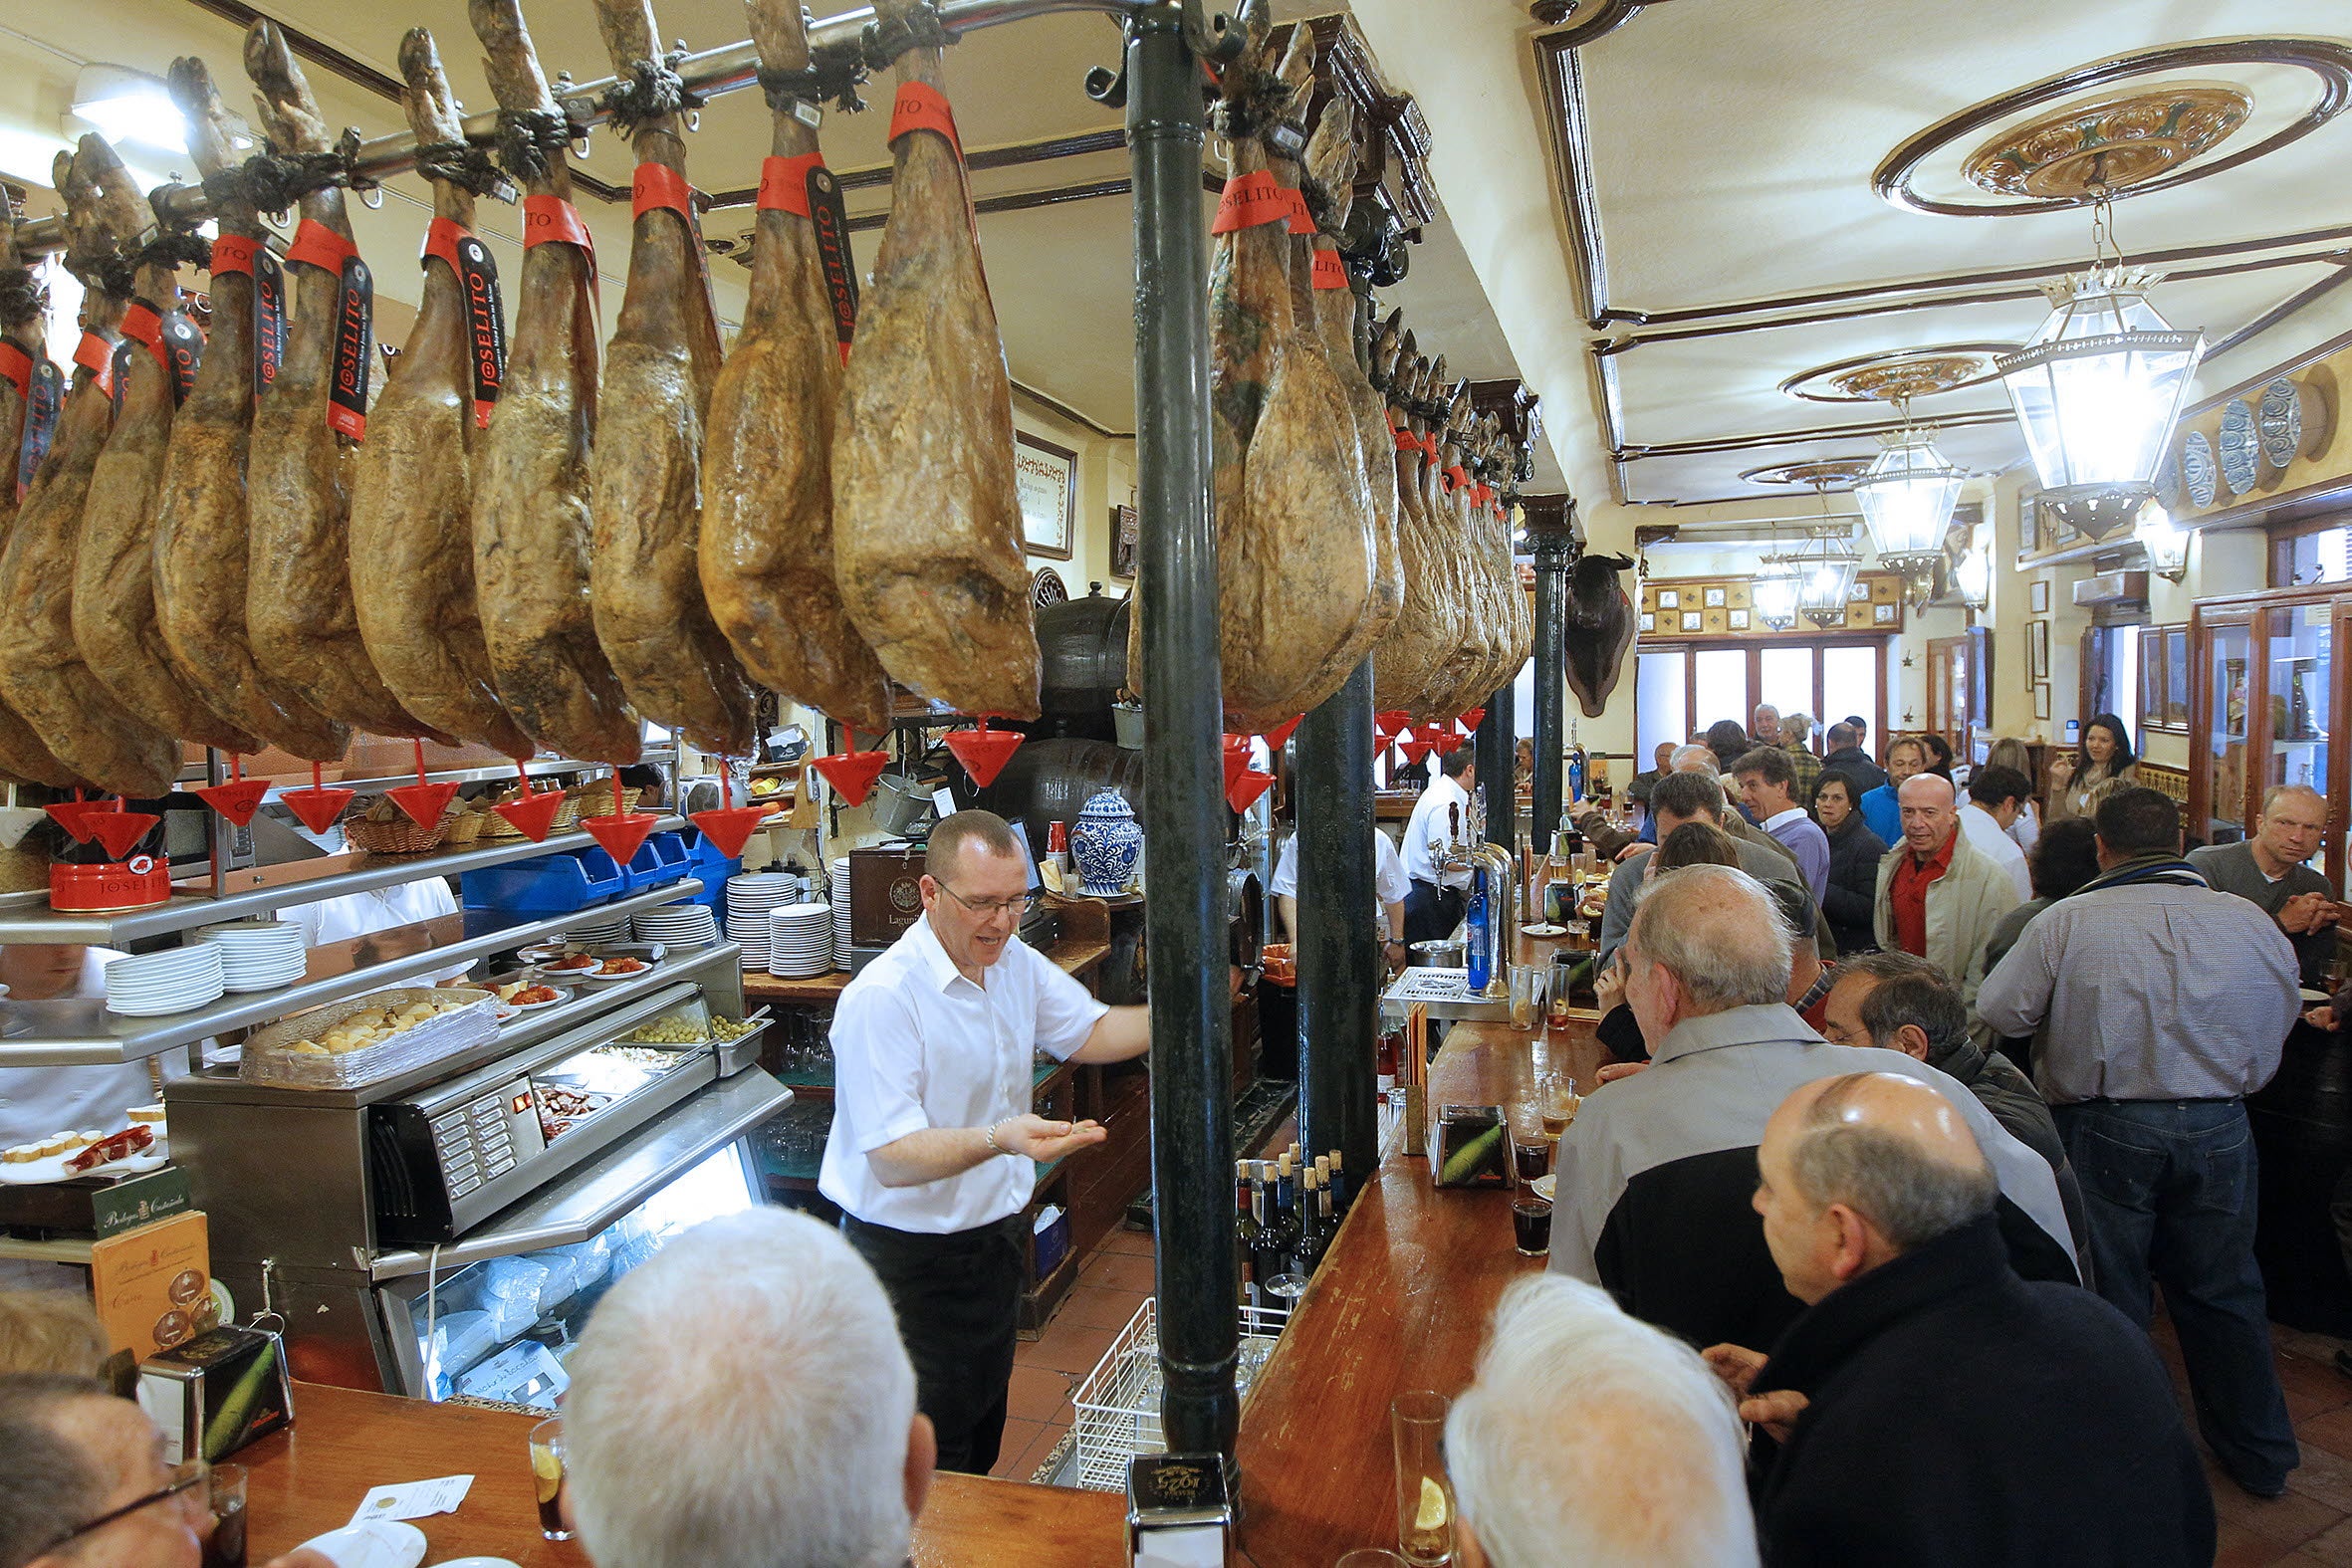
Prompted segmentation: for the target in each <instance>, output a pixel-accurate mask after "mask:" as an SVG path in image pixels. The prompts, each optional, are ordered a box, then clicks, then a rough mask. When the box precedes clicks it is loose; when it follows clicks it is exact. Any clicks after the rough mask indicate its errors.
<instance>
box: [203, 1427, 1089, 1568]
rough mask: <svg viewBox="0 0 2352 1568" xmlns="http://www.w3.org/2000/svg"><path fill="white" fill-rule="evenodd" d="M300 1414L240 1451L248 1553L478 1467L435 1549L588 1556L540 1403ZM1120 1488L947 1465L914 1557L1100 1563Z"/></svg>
mask: <svg viewBox="0 0 2352 1568" xmlns="http://www.w3.org/2000/svg"><path fill="white" fill-rule="evenodd" d="M294 1409H295V1424H294V1426H293V1427H292V1428H291V1429H289V1430H288V1431H286V1432H282V1433H279V1434H277V1435H276V1436H274V1437H270V1438H265V1439H263V1440H262V1441H261V1442H259V1443H257V1444H255V1445H254V1446H253V1447H252V1448H249V1449H247V1450H245V1451H244V1452H242V1453H240V1454H238V1455H237V1456H236V1461H237V1462H238V1463H241V1464H244V1465H246V1466H248V1467H249V1468H250V1469H251V1471H252V1479H251V1481H250V1482H249V1484H248V1492H247V1501H246V1512H247V1516H248V1519H249V1520H250V1524H249V1529H250V1531H251V1534H250V1537H249V1538H250V1541H251V1560H252V1561H253V1562H255V1563H264V1562H267V1561H269V1560H270V1559H271V1558H272V1557H274V1556H277V1555H278V1554H279V1553H281V1552H285V1551H288V1550H290V1549H292V1548H293V1547H296V1546H299V1545H301V1544H302V1543H303V1542H304V1541H307V1540H309V1539H310V1538H311V1537H312V1536H314V1535H321V1534H324V1533H326V1532H327V1531H329V1530H333V1529H338V1528H340V1527H341V1526H343V1525H345V1524H348V1523H350V1522H351V1517H352V1511H353V1509H354V1508H356V1507H358V1505H359V1499H360V1498H361V1497H364V1496H365V1495H366V1494H367V1489H368V1488H369V1487H370V1486H377V1485H383V1484H386V1483H389V1482H396V1481H416V1480H426V1479H429V1478H431V1477H433V1476H436V1475H463V1474H471V1475H472V1476H473V1477H474V1483H473V1486H472V1488H471V1489H470V1490H468V1491H467V1493H466V1497H465V1501H464V1503H463V1504H461V1505H460V1506H459V1508H458V1510H457V1512H455V1513H444V1514H435V1515H433V1516H432V1517H431V1518H428V1519H416V1520H412V1521H411V1522H412V1523H414V1524H415V1525H416V1527H417V1528H418V1529H420V1530H422V1531H424V1534H425V1540H426V1543H427V1549H426V1552H425V1561H426V1562H427V1563H437V1562H443V1561H446V1560H448V1559H450V1558H455V1557H464V1556H475V1555H479V1556H489V1557H503V1558H505V1559H507V1560H509V1561H511V1562H513V1563H515V1564H517V1565H519V1568H586V1564H587V1563H588V1553H586V1552H585V1551H583V1550H581V1548H580V1545H579V1543H578V1542H574V1541H550V1540H546V1539H543V1538H542V1537H541V1535H540V1533H539V1509H538V1505H537V1504H536V1503H535V1502H534V1501H533V1499H532V1483H531V1463H530V1459H529V1457H528V1453H527V1451H528V1440H529V1437H530V1433H531V1429H532V1427H533V1426H534V1425H535V1424H536V1422H537V1419H538V1418H536V1417H532V1416H524V1415H516V1414H514V1413H512V1412H509V1411H503V1410H480V1409H474V1408H471V1407H468V1406H464V1405H429V1404H426V1403H425V1402H424V1401H422V1400H412V1399H394V1398H391V1397H389V1396H387V1395H382V1394H363V1393H360V1392H357V1391H356V1390H353V1389H339V1388H329V1387H327V1386H326V1385H324V1384H313V1383H303V1384H297V1385H296V1387H295V1395H294ZM1126 1542H1127V1505H1126V1499H1125V1498H1124V1497H1122V1496H1118V1495H1116V1494H1114V1493H1110V1492H1082V1491H1071V1490H1065V1489H1062V1488H1059V1487H1052V1486H1030V1485H1024V1484H1022V1483H1019V1482H1015V1481H1000V1480H990V1479H987V1478H985V1477H983V1476H977V1475H940V1476H938V1477H937V1478H935V1479H934V1480H933V1482H932V1485H931V1496H930V1500H929V1501H928V1503H926V1504H925V1506H924V1508H923V1514H922V1517H921V1518H920V1519H918V1520H917V1521H916V1523H915V1539H914V1553H913V1561H914V1563H915V1565H916V1568H951V1565H952V1568H1016V1565H1019V1568H1102V1565H1103V1564H1106V1563H1118V1562H1123V1561H1124V1560H1125V1558H1126V1551H1127V1544H1126Z"/></svg>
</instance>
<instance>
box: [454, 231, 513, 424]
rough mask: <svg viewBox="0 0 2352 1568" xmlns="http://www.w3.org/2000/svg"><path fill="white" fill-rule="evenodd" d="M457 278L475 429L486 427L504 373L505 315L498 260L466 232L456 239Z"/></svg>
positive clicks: (488, 248) (488, 249) (496, 402)
mask: <svg viewBox="0 0 2352 1568" xmlns="http://www.w3.org/2000/svg"><path fill="white" fill-rule="evenodd" d="M457 281H458V282H459V283H460V284H462V285H464V286H465V314H466V363H467V365H468V367H469V368H470V369H471V371H472V373H473V383H474V428H475V429H477V430H480V429H486V428H488V427H489V424H490V410H491V409H492V408H494V407H496V406H497V405H498V388H499V386H500V384H501V382H502V381H503V380H504V378H505V376H506V315H505V313H504V311H503V310H502V309H501V307H500V304H499V298H498V263H497V262H495V261H493V260H491V257H490V247H489V246H487V245H484V244H483V243H482V242H481V241H480V240H479V239H477V238H475V237H474V236H473V235H471V234H469V235H467V236H466V237H465V238H463V239H461V240H459V241H458V242H457Z"/></svg>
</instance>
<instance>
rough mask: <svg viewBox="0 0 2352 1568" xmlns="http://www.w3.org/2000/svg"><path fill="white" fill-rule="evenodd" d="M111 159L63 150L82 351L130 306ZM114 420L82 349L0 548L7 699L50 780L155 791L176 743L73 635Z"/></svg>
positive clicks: (110, 344)
mask: <svg viewBox="0 0 2352 1568" xmlns="http://www.w3.org/2000/svg"><path fill="white" fill-rule="evenodd" d="M112 161H114V153H113V151H112V150H111V149H109V148H108V147H107V145H106V143H105V142H104V141H102V140H100V139H99V138H98V137H97V136H95V135H92V136H84V137H83V138H82V141H81V144H80V146H79V147H78V148H77V149H76V151H75V152H74V153H73V154H72V155H71V156H70V157H69V156H68V155H67V154H65V153H60V154H58V160H57V188H58V191H59V193H60V194H61V195H63V196H64V197H65V199H66V206H67V212H68V229H69V233H70V234H71V241H70V244H69V246H68V250H67V265H68V266H69V267H71V268H73V269H74V270H75V276H76V277H78V278H80V279H81V280H82V281H83V283H84V284H85V285H86V286H87V287H88V291H89V292H88V293H87V294H86V295H85V296H84V298H83V307H82V326H83V329H84V331H85V332H87V333H89V334H91V335H92V338H91V339H86V342H85V346H87V347H93V348H96V347H100V346H102V345H103V348H104V350H105V351H106V352H108V353H110V354H111V353H112V350H113V348H114V344H115V340H116V331H115V329H116V327H117V325H118V323H119V322H120V321H121V320H122V311H123V308H124V307H125V306H127V305H128V304H129V303H130V300H129V294H128V283H129V280H128V279H127V278H126V277H124V276H122V269H121V258H120V255H119V245H120V242H121V241H122V240H123V239H125V238H128V237H130V236H132V235H135V234H136V233H137V231H138V228H139V209H138V207H137V206H136V205H135V204H129V205H126V204H124V203H123V202H121V201H120V200H119V199H110V198H109V196H108V194H107V193H106V192H105V191H104V190H102V188H101V187H100V185H99V182H98V177H97V172H96V171H97V169H98V167H99V166H100V165H101V163H102V162H112ZM117 290H119V291H121V292H115V291H117ZM91 357H93V358H96V357H97V354H96V353H93V354H92V355H91ZM114 422H115V413H114V403H113V400H112V399H111V398H110V397H109V395H108V391H107V386H106V383H105V382H103V381H101V380H100V378H99V375H98V373H97V372H96V371H95V370H93V369H92V368H91V367H90V366H89V365H87V364H82V363H80V362H79V356H77V365H76V368H75V371H74V385H73V390H72V391H70V392H69V393H67V394H66V404H65V407H64V409H63V410H61V411H60V413H59V415H58V424H57V439H56V440H55V442H53V443H52V444H51V446H50V448H49V456H48V457H47V458H46V459H44V460H43V462H42V464H41V469H40V472H39V473H37V474H35V475H34V476H33V488H32V489H31V491H30V492H28V493H27V494H26V496H25V501H24V505H23V506H21V507H19V508H18V509H17V515H16V524H15V526H14V527H13V528H11V529H10V530H9V535H8V547H7V549H6V551H5V552H0V604H6V605H7V606H8V613H7V614H6V615H0V696H5V697H6V698H7V701H8V705H9V706H10V707H11V708H13V709H15V710H16V712H17V713H18V715H19V716H21V717H22V718H23V719H24V721H25V723H26V724H28V725H29V726H31V727H32V730H33V732H34V734H36V735H38V736H39V737H40V738H41V743H42V745H43V746H44V747H46V748H47V750H48V751H49V753H50V754H51V755H52V756H54V757H55V758H56V760H57V761H58V762H59V763H61V764H62V765H64V766H63V769H62V770H61V772H62V773H63V777H62V778H45V779H43V781H42V782H43V783H58V784H69V783H72V782H73V781H74V779H75V777H76V776H79V777H80V778H83V779H87V780H89V781H90V782H91V783H92V784H97V785H98V786H99V787H100V788H102V789H108V790H112V791H114V792H116V793H118V794H124V795H139V796H151V795H158V794H162V793H163V792H165V791H166V790H168V789H169V788H170V787H171V781H172V776H173V775H174V774H175V773H176V772H177V771H178V766H179V748H178V747H177V746H176V745H175V744H173V742H172V739H171V737H170V736H168V735H165V734H164V733H163V732H162V731H161V730H158V729H156V728H155V727H154V726H153V725H151V724H149V723H148V722H147V721H146V720H145V719H144V718H142V717H140V716H138V715H136V714H133V713H131V712H130V711H129V710H127V709H126V708H124V707H123V706H122V704H121V703H119V702H118V701H117V700H116V698H115V695H114V693H112V692H110V691H108V690H107V688H106V687H105V686H104V685H103V684H101V683H100V681H99V679H98V677H97V676H96V675H93V674H92V673H91V672H90V667H89V666H88V665H86V664H84V663H83V662H82V654H81V650H80V648H79V647H77V646H76V644H75V642H74V624H73V621H74V560H75V556H76V554H77V552H78V551H79V550H80V548H81V543H82V510H83V506H84V504H85V503H86V502H87V501H88V500H89V497H90V476H91V473H92V471H93V470H94V469H96V468H97V466H98V457H99V453H100V452H101V451H102V450H104V449H105V447H106V444H107V432H108V431H109V430H110V429H112V428H113V426H114Z"/></svg>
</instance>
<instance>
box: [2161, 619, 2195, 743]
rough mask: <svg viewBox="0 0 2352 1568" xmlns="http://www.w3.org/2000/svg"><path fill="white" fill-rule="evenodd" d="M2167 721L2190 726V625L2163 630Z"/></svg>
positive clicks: (2179, 727)
mask: <svg viewBox="0 0 2352 1568" xmlns="http://www.w3.org/2000/svg"><path fill="white" fill-rule="evenodd" d="M2164 670H2165V675H2164V722H2165V725H2166V727H2167V728H2168V729H2174V730H2186V729H2188V728H2189V628H2188V627H2186V626H2174V627H2172V628H2170V629H2169V630H2167V631H2166V632H2165V634H2164Z"/></svg>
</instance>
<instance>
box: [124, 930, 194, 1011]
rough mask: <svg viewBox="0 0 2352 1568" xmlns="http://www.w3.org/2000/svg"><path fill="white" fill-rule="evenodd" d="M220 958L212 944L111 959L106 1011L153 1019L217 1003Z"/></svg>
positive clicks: (166, 949) (191, 945) (192, 945)
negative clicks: (169, 1013)
mask: <svg viewBox="0 0 2352 1568" xmlns="http://www.w3.org/2000/svg"><path fill="white" fill-rule="evenodd" d="M220 960H221V950H220V947H219V945H218V944H217V943H212V942H197V943H192V944H190V945H189V946H187V947H180V948H165V949H163V950H162V951H161V952H159V953H134V954H130V955H128V956H126V957H123V958H118V959H116V960H115V961H114V962H113V963H111V964H109V965H108V966H107V968H106V977H107V1010H108V1011H109V1012H119V1013H123V1014H125V1015H127V1016H129V1017H134V1018H153V1017H160V1016H162V1015H163V1014H164V1013H167V1012H185V1011H187V1010H188V1009H189V1008H201V1007H203V1006H204V1005H205V1004H206V1003H208V1002H217V1001H219V1000H220V994H221V990H222V984H221V971H220Z"/></svg>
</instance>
